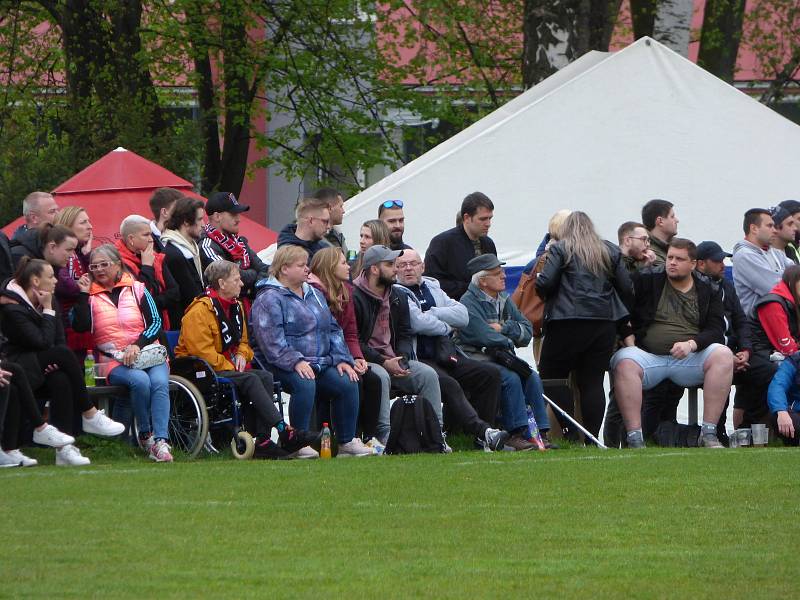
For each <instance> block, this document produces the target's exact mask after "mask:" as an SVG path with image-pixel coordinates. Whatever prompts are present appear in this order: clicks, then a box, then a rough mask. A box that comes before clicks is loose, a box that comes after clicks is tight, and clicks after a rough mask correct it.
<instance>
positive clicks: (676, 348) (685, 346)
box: [669, 340, 696, 360]
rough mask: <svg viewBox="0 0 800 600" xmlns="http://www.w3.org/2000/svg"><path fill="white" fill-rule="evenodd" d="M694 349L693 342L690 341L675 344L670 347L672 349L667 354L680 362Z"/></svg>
mask: <svg viewBox="0 0 800 600" xmlns="http://www.w3.org/2000/svg"><path fill="white" fill-rule="evenodd" d="M694 348H696V346H695V345H694V342H692V341H691V340H689V341H687V342H675V343H674V344H673V345H672V349H671V350H670V351H669V353H670V354H671V355H672V357H673V358H677V359H678V360H680V359H682V358H686V357H687V356H689V354H691V353H692V352H694V350H693V349H694Z"/></svg>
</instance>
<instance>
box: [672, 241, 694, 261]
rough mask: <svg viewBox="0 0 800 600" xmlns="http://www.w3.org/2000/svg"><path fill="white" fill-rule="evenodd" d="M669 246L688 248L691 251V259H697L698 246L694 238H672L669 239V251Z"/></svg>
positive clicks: (681, 248)
mask: <svg viewBox="0 0 800 600" xmlns="http://www.w3.org/2000/svg"><path fill="white" fill-rule="evenodd" d="M669 248H677V249H678V250H686V252H688V253H689V260H697V246H695V244H694V242H693V241H692V240H687V239H686V238H677V237H676V238H672V239H671V240H670V241H669V246H668V248H667V251H668V252H669Z"/></svg>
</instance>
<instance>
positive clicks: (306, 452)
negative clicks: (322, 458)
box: [289, 446, 319, 458]
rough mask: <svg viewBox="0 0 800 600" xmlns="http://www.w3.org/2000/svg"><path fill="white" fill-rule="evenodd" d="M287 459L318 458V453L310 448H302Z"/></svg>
mask: <svg viewBox="0 0 800 600" xmlns="http://www.w3.org/2000/svg"><path fill="white" fill-rule="evenodd" d="M289 458H319V452H317V451H316V450H314V449H313V448H312V447H311V446H304V447H302V448H300V450H298V451H297V452H294V453H292V454H290V455H289Z"/></svg>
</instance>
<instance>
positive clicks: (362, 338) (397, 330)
mask: <svg viewBox="0 0 800 600" xmlns="http://www.w3.org/2000/svg"><path fill="white" fill-rule="evenodd" d="M353 307H354V309H355V313H356V322H357V323H358V341H359V344H360V345H361V352H363V354H364V358H365V359H366V360H367V362H372V363H377V364H379V365H382V364H383V363H384V360H385V359H384V358H383V356H381V355H380V354H379V353H378V352H377V351H376V350H373V349H372V348H370V346H369V339H370V338H371V337H372V330H373V329H375V320H376V319H377V318H378V312H379V311H380V307H381V301H380V300H378V299H377V298H373V297H372V296H370V295H368V294H366V293H365V292H364V291H363V290H361V289H359V288H358V287H354V288H353ZM389 329H390V330H391V332H392V338H391V345H392V348H393V349H394V352H395V354H396V355H397V356H404V357H405V358H406V359H408V360H411V359H414V358H416V357H415V355H414V333H413V331H412V330H411V316H410V313H409V311H408V296H406V294H405V293H403V292H398V291H397V290H396V289H395V288H394V286H392V290H391V292H389Z"/></svg>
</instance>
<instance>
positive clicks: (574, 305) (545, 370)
mask: <svg viewBox="0 0 800 600" xmlns="http://www.w3.org/2000/svg"><path fill="white" fill-rule="evenodd" d="M559 233H560V237H561V239H560V240H559V241H557V242H556V243H555V244H553V245H552V246H551V247H550V249H549V250H548V258H547V261H546V263H545V265H544V268H543V269H542V272H541V273H539V275H538V276H537V278H536V291H537V292H538V294H539V295H540V296H541V297H543V298H544V299H545V310H544V342H543V345H542V356H541V359H540V361H539V374H540V375H541V377H542V379H566V378H567V377H568V376H569V374H570V372H574V373H575V379H576V383H577V387H578V390H579V392H580V403H581V413H582V415H583V421H584V425H585V427H586V428H587V429H588V430H589V431H590V432H591V433H592V434H593V435H595V436H596V435H598V433H599V432H600V424H601V423H602V421H603V414H604V413H605V406H606V399H605V391H604V389H603V378H604V376H605V372H606V369H607V368H608V363H609V360H610V359H611V354H612V353H613V351H614V343H615V341H616V335H617V325H618V323H620V322H624V321H626V320H627V319H628V314H629V313H628V309H627V307H626V305H627V306H630V303H631V302H632V300H633V288H632V285H631V280H630V278H629V276H628V272H627V270H626V269H625V265H624V263H623V261H622V253H621V252H620V250H619V248H618V247H617V246H615V245H614V244H612V243H611V242H607V241H604V240H602V239H600V236H598V235H597V232H596V231H595V228H594V224H593V223H592V221H591V219H590V218H589V216H588V215H587V214H586V213H584V212H580V211H575V212H573V213H571V214H570V215H569V216H568V217H566V219H565V220H564V223H563V225H562V226H561V228H560V232H559ZM553 395H554V396H556V398H554V399H555V400H556V401H557V402H558V404H559V405H560V406H562V407H565V408H566V409H567V410H568V411H569V410H571V408H572V399H571V397H570V393H569V390H567V389H561V390H558V391H557V392H554V393H553Z"/></svg>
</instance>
